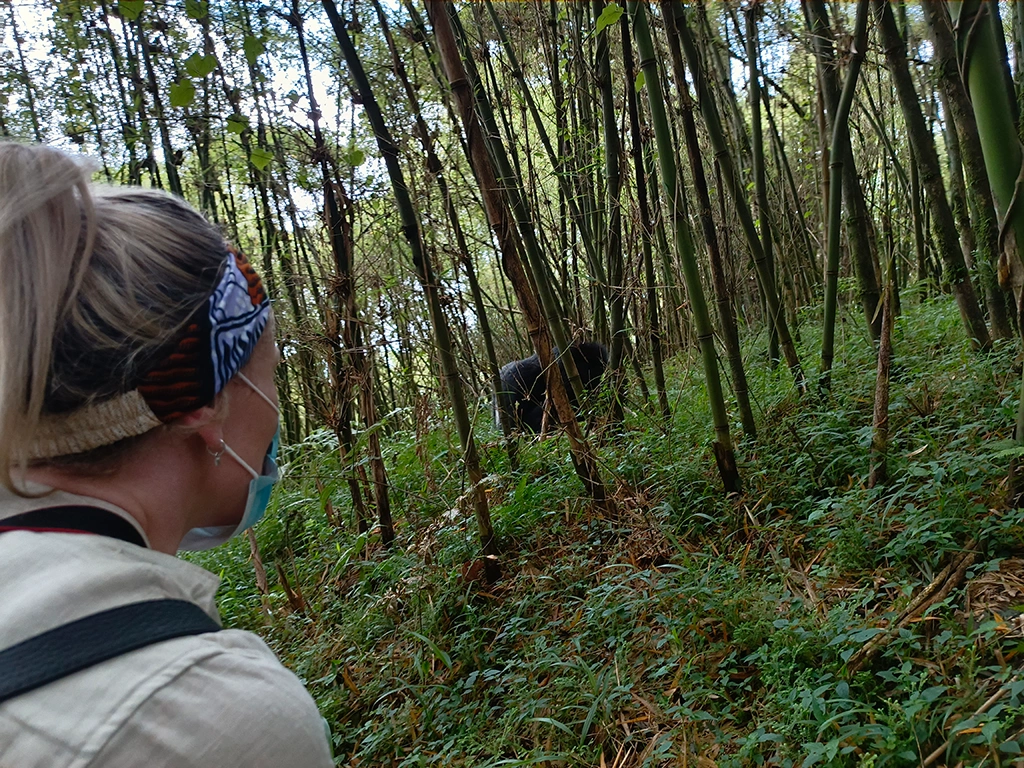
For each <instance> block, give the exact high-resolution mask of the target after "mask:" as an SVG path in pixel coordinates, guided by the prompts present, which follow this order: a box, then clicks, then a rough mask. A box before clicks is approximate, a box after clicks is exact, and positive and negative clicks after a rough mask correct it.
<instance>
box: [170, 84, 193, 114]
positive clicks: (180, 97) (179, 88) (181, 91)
mask: <svg viewBox="0 0 1024 768" xmlns="http://www.w3.org/2000/svg"><path fill="white" fill-rule="evenodd" d="M195 97H196V87H195V86H194V85H192V81H191V80H189V79H188V78H187V77H183V78H182V79H181V80H179V81H178V82H176V83H171V106H172V107H187V106H188V105H189V104H191V103H192V100H193V99H195Z"/></svg>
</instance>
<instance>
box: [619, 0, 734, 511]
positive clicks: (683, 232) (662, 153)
mask: <svg viewBox="0 0 1024 768" xmlns="http://www.w3.org/2000/svg"><path fill="white" fill-rule="evenodd" d="M626 7H627V8H628V9H629V17H630V21H631V22H632V26H633V36H634V37H635V38H636V48H637V53H638V55H639V56H640V69H641V70H642V71H643V73H644V88H645V90H646V91H647V104H648V106H649V108H650V111H651V122H652V123H653V124H654V137H655V140H656V141H657V145H658V162H659V165H660V166H661V184H662V188H663V189H664V191H665V197H666V199H667V200H668V201H669V210H670V212H671V215H672V223H673V225H674V227H673V229H674V233H675V242H676V250H677V252H678V254H679V258H680V260H681V261H682V267H683V277H684V278H685V279H686V293H687V295H688V296H689V298H690V309H691V311H692V313H693V322H694V325H695V326H696V329H697V342H698V344H699V345H700V351H701V358H702V362H703V368H704V385H705V387H706V388H707V393H708V402H709V404H710V406H711V417H712V419H713V421H714V427H715V445H714V447H715V459H716V461H717V464H718V473H719V475H720V477H721V478H722V485H723V487H724V488H725V492H726V493H738V492H739V490H740V476H739V470H738V469H737V467H736V457H735V454H734V451H733V444H732V435H731V434H730V433H729V413H728V410H727V409H726V406H725V397H724V395H723V394H722V382H721V378H720V376H719V373H718V355H717V354H716V352H715V340H714V328H713V327H712V325H711V317H710V315H709V313H708V307H707V302H706V301H705V299H704V287H703V286H702V285H701V282H700V269H699V267H698V266H697V255H696V252H695V250H694V247H693V236H692V234H691V232H690V223H689V221H687V219H686V213H685V211H684V210H683V208H682V206H681V205H680V204H679V198H680V195H681V194H682V183H681V181H680V179H679V173H678V170H677V168H676V161H675V148H674V147H673V145H672V135H671V133H670V131H669V127H668V113H667V111H666V109H665V98H664V96H663V95H662V90H661V74H660V73H659V72H658V60H657V58H656V57H655V52H654V41H653V40H652V39H651V31H650V27H649V26H648V23H647V10H646V7H645V5H644V4H642V3H638V2H636V0H630V2H629V3H627V6H626ZM662 7H663V8H664V9H665V11H666V20H669V19H671V18H672V13H671V9H670V8H666V7H665V6H662ZM668 23H669V24H671V21H669V22H668ZM673 43H675V41H674V40H673Z"/></svg>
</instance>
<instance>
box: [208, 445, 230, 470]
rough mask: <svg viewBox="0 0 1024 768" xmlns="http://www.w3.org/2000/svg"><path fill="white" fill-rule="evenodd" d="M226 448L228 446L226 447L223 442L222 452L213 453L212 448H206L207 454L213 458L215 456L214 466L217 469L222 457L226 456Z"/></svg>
mask: <svg viewBox="0 0 1024 768" xmlns="http://www.w3.org/2000/svg"><path fill="white" fill-rule="evenodd" d="M225 447H226V446H225V445H224V441H223V440H221V441H220V450H218V451H211V450H210V446H206V452H207V453H208V454H210V455H211V456H213V466H215V467H219V466H220V457H221V456H223V455H224V448H225Z"/></svg>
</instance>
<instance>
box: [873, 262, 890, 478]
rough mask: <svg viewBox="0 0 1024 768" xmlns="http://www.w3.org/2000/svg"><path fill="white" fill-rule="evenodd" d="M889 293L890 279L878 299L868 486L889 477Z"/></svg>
mask: <svg viewBox="0 0 1024 768" xmlns="http://www.w3.org/2000/svg"><path fill="white" fill-rule="evenodd" d="M892 294H893V286H892V282H891V275H890V282H889V284H888V285H887V286H886V290H885V299H884V301H883V303H882V337H881V338H880V339H879V341H878V368H877V371H876V373H875V407H874V415H873V418H872V431H871V467H870V471H869V473H868V487H869V488H874V487H875V486H876V485H885V483H886V482H887V481H888V479H889V471H888V466H887V464H886V453H887V452H888V450H889V372H890V370H891V368H892V325H893V318H892V303H893V302H892Z"/></svg>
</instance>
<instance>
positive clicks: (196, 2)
mask: <svg viewBox="0 0 1024 768" xmlns="http://www.w3.org/2000/svg"><path fill="white" fill-rule="evenodd" d="M209 11H210V4H209V3H208V2H206V0H185V13H187V14H188V17H189V18H190V19H197V20H198V19H203V18H206V14H207V13H209Z"/></svg>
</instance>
